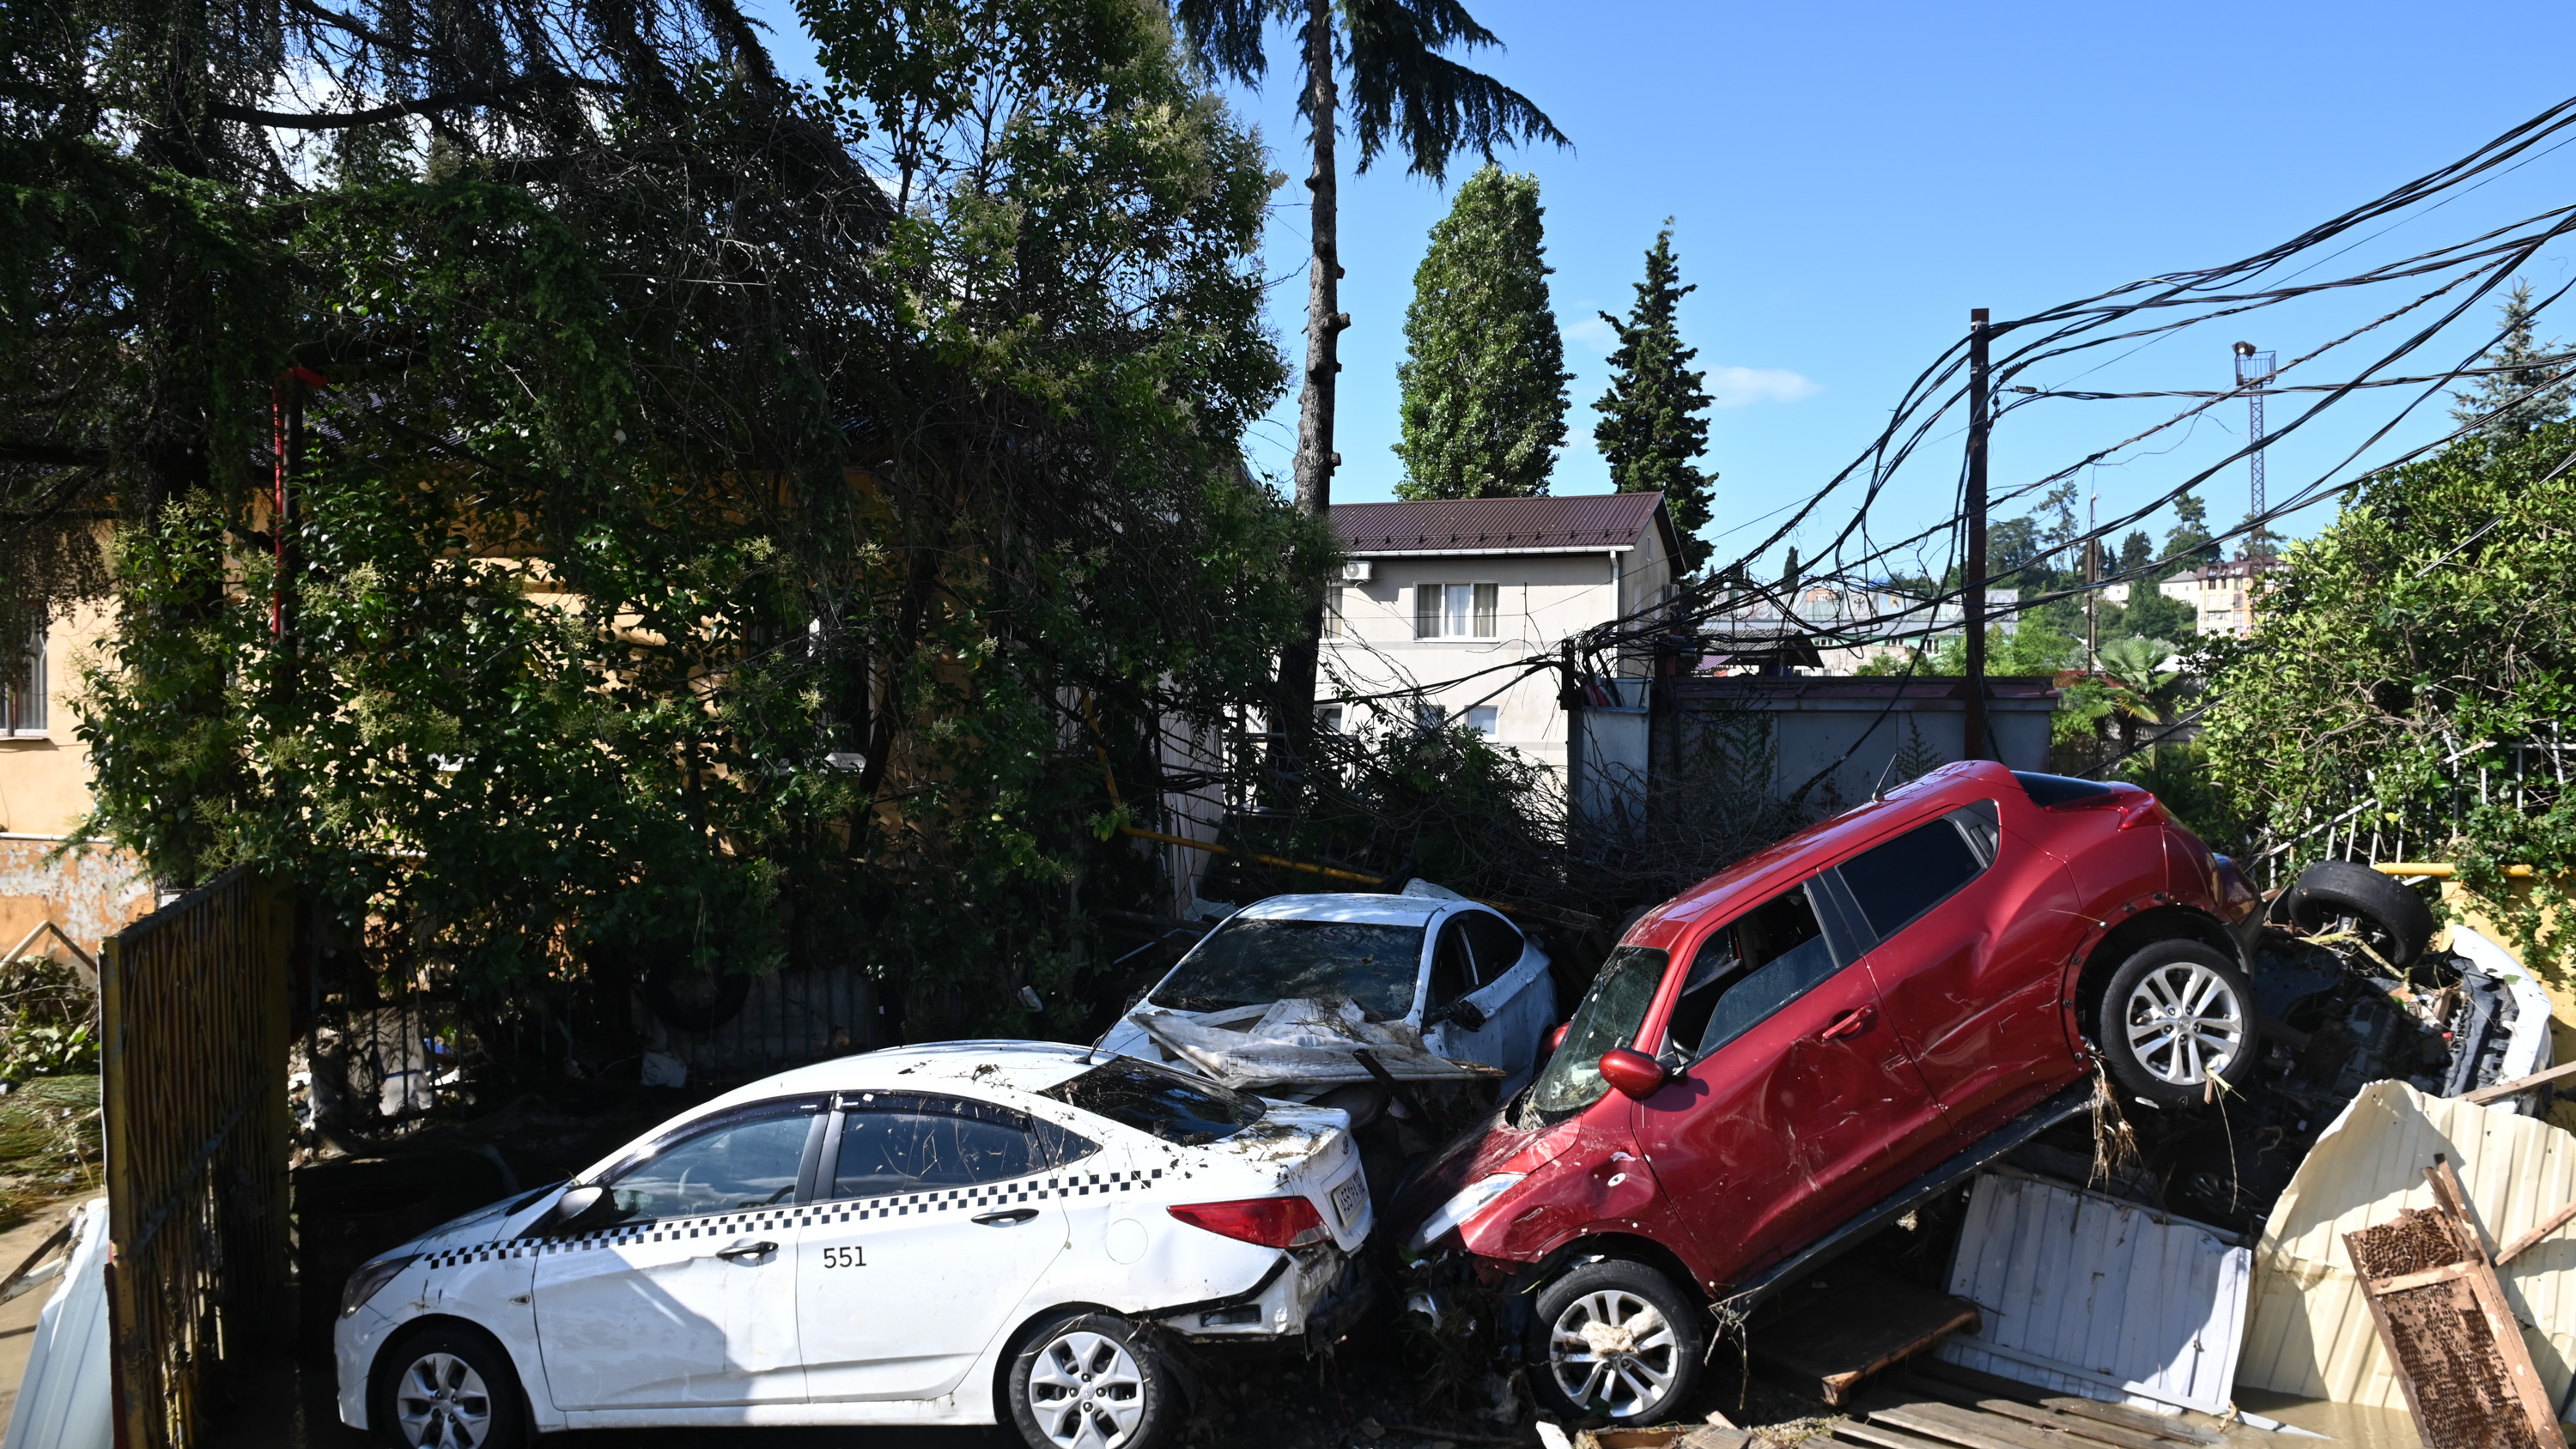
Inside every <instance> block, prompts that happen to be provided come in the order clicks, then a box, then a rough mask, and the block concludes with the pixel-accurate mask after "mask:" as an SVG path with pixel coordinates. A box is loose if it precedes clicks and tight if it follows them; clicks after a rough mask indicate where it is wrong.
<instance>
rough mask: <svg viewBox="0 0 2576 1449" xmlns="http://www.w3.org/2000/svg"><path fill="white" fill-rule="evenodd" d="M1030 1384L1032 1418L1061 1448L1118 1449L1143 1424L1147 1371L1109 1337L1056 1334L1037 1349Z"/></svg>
mask: <svg viewBox="0 0 2576 1449" xmlns="http://www.w3.org/2000/svg"><path fill="white" fill-rule="evenodd" d="M1028 1385H1029V1386H1028V1396H1029V1413H1030V1417H1031V1418H1033V1419H1035V1420H1036V1421H1037V1425H1038V1428H1039V1430H1040V1431H1041V1432H1043V1433H1044V1434H1045V1435H1046V1437H1047V1439H1048V1440H1049V1441H1050V1442H1052V1443H1054V1444H1056V1445H1058V1446H1060V1449H1120V1446H1122V1445H1124V1444H1126V1443H1127V1442H1128V1441H1129V1440H1131V1439H1133V1438H1134V1437H1135V1434H1136V1427H1137V1425H1138V1424H1140V1423H1142V1422H1143V1421H1144V1417H1145V1374H1144V1371H1143V1370H1142V1369H1140V1368H1139V1367H1138V1366H1137V1363H1136V1360H1135V1358H1134V1357H1133V1356H1132V1355H1130V1354H1129V1353H1128V1352H1127V1346H1126V1345H1125V1344H1122V1343H1120V1342H1118V1341H1117V1340H1116V1339H1113V1338H1110V1337H1108V1336H1107V1335H1105V1334H1099V1333H1094V1332H1091V1331H1089V1330H1088V1329H1082V1328H1074V1329H1071V1330H1069V1331H1067V1332H1063V1333H1060V1334H1058V1335H1057V1336H1056V1337H1055V1338H1054V1339H1053V1340H1052V1341H1050V1342H1049V1343H1048V1344H1047V1345H1046V1346H1045V1347H1044V1348H1041V1349H1039V1350H1038V1354H1037V1361H1036V1362H1035V1363H1034V1364H1032V1365H1031V1366H1030V1369H1029V1380H1028Z"/></svg>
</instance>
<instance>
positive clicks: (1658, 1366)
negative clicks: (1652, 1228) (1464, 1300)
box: [1529, 1258, 1708, 1424]
mask: <svg viewBox="0 0 2576 1449" xmlns="http://www.w3.org/2000/svg"><path fill="white" fill-rule="evenodd" d="M1536 1308H1537V1310H1538V1311H1537V1314H1536V1321H1535V1322H1534V1323H1533V1324H1532V1325H1531V1335H1530V1337H1531V1342H1530V1345H1529V1347H1530V1355H1529V1356H1530V1361H1531V1373H1530V1380H1531V1387H1532V1388H1533V1389H1534V1390H1535V1391H1536V1392H1537V1394H1538V1401H1539V1405H1540V1407H1542V1408H1544V1409H1546V1410H1548V1411H1550V1412H1551V1413H1553V1414H1555V1415H1556V1416H1558V1417H1560V1418H1565V1419H1570V1420H1574V1421H1577V1422H1580V1421H1582V1420H1585V1419H1613V1420H1616V1421H1618V1422H1620V1423H1623V1424H1653V1423H1659V1422H1661V1421H1663V1420H1665V1419H1668V1418H1671V1417H1672V1416H1673V1413H1674V1412H1675V1411H1676V1410H1678V1409H1679V1408H1680V1407H1681V1405H1682V1401H1683V1400H1684V1399H1687V1398H1688V1397H1689V1396H1690V1391H1691V1386H1692V1385H1693V1384H1694V1383H1695V1382H1697V1380H1698V1378H1699V1364H1700V1358H1701V1356H1702V1355H1703V1354H1704V1353H1705V1352H1706V1351H1707V1348H1708V1335H1707V1333H1706V1332H1705V1330H1703V1329H1702V1327H1701V1320H1702V1319H1703V1318H1704V1317H1705V1316H1706V1312H1707V1310H1706V1309H1704V1308H1702V1307H1701V1306H1700V1304H1699V1302H1698V1300H1697V1299H1695V1298H1693V1297H1692V1296H1691V1295H1690V1294H1689V1293H1688V1292H1685V1291H1684V1290H1683V1289H1682V1288H1680V1287H1679V1286H1678V1285H1676V1284H1675V1283H1674V1282H1673V1281H1672V1280H1671V1279H1670V1278H1667V1277H1665V1276H1664V1275H1663V1274H1662V1273H1659V1272H1657V1271H1656V1270H1654V1269H1652V1268H1649V1267H1647V1266H1646V1265H1645V1264H1643V1263H1638V1262H1633V1261H1630V1260H1628V1259H1625V1258H1603V1259H1599V1260H1596V1261H1594V1262H1590V1263H1584V1264H1580V1265H1578V1266H1576V1267H1575V1268H1574V1269H1573V1270H1572V1271H1571V1272H1568V1273H1566V1274H1565V1275H1564V1276H1562V1277H1560V1278H1558V1279H1557V1280H1556V1281H1555V1282H1553V1283H1550V1284H1549V1285H1547V1287H1546V1289H1545V1290H1544V1291H1542V1292H1541V1293H1540V1294H1539V1295H1538V1303H1537V1304H1536Z"/></svg>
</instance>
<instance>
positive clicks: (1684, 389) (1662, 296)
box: [1592, 217, 1717, 573]
mask: <svg viewBox="0 0 2576 1449" xmlns="http://www.w3.org/2000/svg"><path fill="white" fill-rule="evenodd" d="M1681 275H1682V274H1681V263H1680V262H1679V261H1678V260H1676V259H1675V258H1674V256H1673V224H1672V219H1671V218H1670V217H1666V218H1665V219H1664V229H1663V230H1662V231H1660V232H1657V233H1656V234H1655V244H1654V246H1653V247H1652V248H1650V249H1649V250H1648V251H1647V252H1646V279H1645V280H1644V281H1642V282H1639V283H1638V284H1637V305H1636V306H1635V307H1634V308H1632V309H1630V311H1629V313H1628V317H1627V320H1625V321H1622V320H1620V319H1619V318H1616V317H1613V316H1611V315H1610V314H1609V313H1607V312H1604V313H1602V314H1601V320H1602V321H1604V322H1607V323H1609V324H1610V325H1611V326H1612V327H1613V328H1615V329H1617V331H1618V333H1619V350H1618V351H1616V352H1613V353H1611V354H1610V365H1611V366H1612V367H1614V368H1616V369H1618V372H1617V374H1616V375H1615V376H1613V377H1612V378H1611V379H1610V390H1609V391H1608V392H1606V393H1603V394H1602V395H1601V400H1600V401H1599V402H1596V403H1594V404H1593V405H1592V406H1593V409H1594V410H1595V411H1597V412H1599V413H1600V414H1601V421H1600V423H1599V424H1598V425H1596V426H1595V427H1594V428H1593V429H1592V438H1593V441H1594V442H1596V443H1598V444H1600V446H1601V456H1602V457H1603V458H1605V459H1607V460H1608V461H1609V464H1610V481H1611V482H1612V483H1614V484H1616V485H1617V486H1618V489H1619V491H1620V492H1622V493H1661V494H1663V495H1664V506H1665V507H1666V508H1669V509H1671V510H1672V515H1673V529H1674V531H1675V532H1677V533H1679V534H1680V535H1681V540H1682V555H1681V559H1680V563H1681V567H1682V570H1683V571H1684V572H1686V573H1696V572H1698V571H1699V569H1700V567H1701V565H1703V564H1705V563H1707V562H1708V556H1709V551H1710V549H1709V545H1708V544H1707V543H1705V542H1703V541H1702V540H1701V538H1700V536H1699V531H1700V529H1701V528H1702V527H1703V526H1705V525H1706V524H1707V523H1708V519H1709V505H1710V494H1711V493H1712V492H1713V491H1714V485H1715V484H1716V482H1717V475H1716V474H1715V473H1710V472H1706V471H1703V470H1702V469H1701V468H1700V467H1699V466H1698V464H1697V463H1696V462H1694V461H1693V460H1694V459H1696V458H1698V457H1699V455H1700V454H1701V453H1703V452H1706V451H1707V450H1708V419H1707V417H1705V416H1704V414H1705V413H1706V412H1707V411H1708V392H1707V390H1706V389H1704V388H1703V387H1702V386H1701V383H1702V382H1704V381H1705V380H1706V378H1707V374H1706V373H1701V372H1693V371H1692V370H1691V367H1690V363H1691V359H1692V358H1695V357H1697V356H1699V349H1698V348H1696V347H1684V346H1682V337H1681V326H1680V311H1681V303H1682V298H1684V297H1686V296H1688V295H1690V294H1691V293H1692V292H1695V291H1697V290H1699V289H1698V288H1697V287H1685V286H1683V285H1682V284H1681Z"/></svg>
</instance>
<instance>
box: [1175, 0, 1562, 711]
mask: <svg viewBox="0 0 2576 1449" xmlns="http://www.w3.org/2000/svg"><path fill="white" fill-rule="evenodd" d="M1171 7H1172V15H1173V18H1174V19H1176V20H1177V21H1178V22H1179V23H1180V29H1181V34H1182V36H1183V38H1184V39H1185V40H1186V41H1187V42H1188V44H1189V45H1190V47H1191V48H1192V49H1193V50H1194V51H1196V53H1197V55H1198V57H1199V59H1200V61H1201V62H1202V63H1203V64H1204V65H1206V66H1207V67H1208V69H1209V70H1210V71H1212V72H1213V73H1215V74H1217V75H1221V76H1227V77H1231V78H1232V79H1234V80H1237V81H1241V82H1243V83H1244V84H1246V85H1255V86H1257V85H1259V84H1260V83H1261V81H1262V79H1263V77H1264V76H1265V75H1266V74H1267V73H1268V71H1269V69H1270V59H1269V53H1268V49H1267V45H1266V37H1267V33H1268V31H1269V27H1270V24H1271V22H1272V21H1274V20H1276V21H1279V22H1281V23H1284V24H1288V25H1291V26H1293V27H1294V29H1295V31H1296V35H1297V62H1296V65H1297V74H1298V88H1297V114H1298V117H1299V118H1300V119H1302V120H1303V121H1304V122H1305V123H1306V136H1307V147H1308V150H1309V153H1310V155H1311V157H1312V162H1313V165H1312V169H1311V170H1310V171H1309V173H1308V175H1307V178H1306V189H1307V192H1308V202H1309V208H1308V216H1309V227H1310V231H1309V235H1310V237H1311V238H1312V257H1311V260H1310V262H1309V264H1308V267H1307V271H1306V365H1305V369H1304V371H1303V373H1302V374H1301V389H1300V391H1299V393H1298V403H1297V463H1296V468H1297V506H1298V507H1299V508H1301V509H1303V510H1305V511H1306V513H1307V514H1308V515H1309V516H1311V517H1313V518H1314V519H1316V520H1317V521H1318V522H1320V521H1321V520H1322V519H1323V518H1324V517H1325V515H1326V514H1327V513H1328V512H1329V511H1330V510H1331V507H1332V502H1333V470H1334V469H1335V468H1337V467H1339V466H1340V465H1341V454H1339V453H1337V452H1335V451H1333V404H1334V398H1335V393H1336V389H1337V384H1338V376H1339V374H1340V372H1341V370H1342V368H1341V362H1340V350H1341V335H1342V332H1343V330H1344V329H1345V328H1347V327H1349V326H1350V325H1351V318H1350V314H1349V313H1347V312H1344V311H1342V310H1341V279H1342V274H1343V267H1342V248H1341V189H1340V173H1339V170H1338V169H1337V167H1338V163H1337V162H1336V160H1335V142H1336V140H1337V139H1338V137H1339V134H1340V122H1341V111H1342V107H1343V96H1342V79H1343V77H1344V76H1347V77H1349V86H1350V97H1349V109H1350V121H1351V132H1352V135H1353V138H1354V139H1355V140H1356V141H1357V142H1358V143H1359V151H1360V155H1359V167H1358V169H1359V170H1361V171H1366V170H1368V168H1369V166H1370V165H1371V164H1372V163H1373V162H1375V161H1376V160H1377V158H1378V157H1379V156H1380V155H1382V154H1384V153H1385V152H1386V151H1387V150H1388V149H1389V148H1394V149H1396V150H1399V151H1401V152H1402V153H1403V154H1404V156H1405V158H1406V161H1407V163H1408V165H1409V166H1410V168H1411V170H1412V171H1413V173H1414V174H1415V175H1418V176H1425V177H1429V178H1430V179H1431V180H1433V181H1440V180H1443V179H1445V178H1446V177H1447V175H1448V172H1449V163H1450V162H1451V161H1452V160H1454V159H1456V158H1457V157H1458V156H1459V155H1461V154H1462V153H1465V152H1469V151H1472V152H1475V153H1477V154H1479V155H1482V156H1484V157H1486V158H1487V159H1488V160H1490V159H1491V158H1492V156H1493V154H1494V149H1495V148H1496V147H1497V146H1501V145H1506V144H1510V143H1512V142H1514V141H1550V142H1554V143H1555V144H1557V145H1559V146H1564V145H1570V144H1572V143H1570V142H1569V141H1567V140H1566V138H1565V134H1564V133H1563V132H1562V131H1559V130H1558V129H1557V128H1556V123H1555V122H1554V121H1551V120H1549V119H1548V118H1547V114H1546V113H1545V112H1544V111H1541V110H1540V109H1539V108H1538V107H1537V106H1536V105H1533V104H1532V103H1531V102H1530V100H1529V98H1528V97H1527V96H1524V95H1522V94H1521V93H1520V92H1518V91H1516V90H1513V89H1512V88H1511V87H1509V86H1507V85H1504V84H1503V83H1502V82H1500V81H1498V80H1495V79H1494V78H1493V77H1492V76H1489V75H1486V74H1484V73H1483V72H1481V71H1476V70H1472V69H1470V68H1468V67H1467V66H1465V65H1463V64H1461V63H1460V62H1459V61H1458V60H1457V59H1456V58H1455V56H1454V55H1453V54H1452V52H1453V51H1474V50H1482V49H1488V48H1499V47H1500V46H1501V42H1500V41H1499V40H1497V39H1496V38H1495V37H1494V33H1493V32H1492V31H1490V30H1487V29H1486V28H1485V27H1484V26H1482V25H1480V24H1478V23H1477V22H1476V18H1475V17H1474V16H1473V15H1470V14H1468V13H1467V10H1466V7H1465V6H1464V5H1462V4H1460V3H1458V0H1302V3H1298V0H1171ZM1323 634H1324V599H1323V590H1322V588H1321V586H1320V585H1318V586H1317V588H1316V589H1315V595H1314V597H1313V598H1312V599H1311V600H1309V601H1308V603H1307V609H1306V616H1305V627H1304V632H1303V634H1302V635H1301V636H1300V637H1299V638H1297V639H1296V640H1294V641H1292V642H1291V643H1290V644H1289V646H1288V647H1287V648H1286V649H1285V650H1284V651H1283V652H1282V653H1281V654H1280V656H1279V682H1278V698H1279V701H1280V704H1279V709H1278V711H1277V713H1276V715H1275V719H1276V720H1277V721H1279V722H1280V723H1281V725H1282V726H1283V727H1284V728H1286V729H1287V730H1289V731H1291V732H1292V734H1293V733H1297V732H1303V731H1305V730H1306V729H1308V728H1309V727H1310V726H1311V723H1312V720H1311V715H1310V708H1311V702H1312V701H1313V699H1314V698H1315V662H1316V655H1317V651H1318V650H1319V648H1320V647H1321V646H1320V641H1321V640H1322V638H1323ZM1292 743H1293V740H1292Z"/></svg>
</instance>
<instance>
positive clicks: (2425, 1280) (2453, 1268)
mask: <svg viewBox="0 0 2576 1449" xmlns="http://www.w3.org/2000/svg"><path fill="white" fill-rule="evenodd" d="M2477 1270H2478V1265H2477V1264H2475V1263H2446V1264H2444V1265H2443V1266H2441V1267H2439V1268H2426V1269H2424V1270H2423V1271H2422V1272H2419V1273H2400V1274H2398V1275H2397V1276H2396V1277H2394V1278H2374V1279H2372V1280H2370V1291H2371V1292H2373V1293H2375V1294H2382V1295H2385V1294H2389V1293H2403V1292H2405V1291H2406V1290H2407V1289H2409V1288H2430V1287H2432V1286H2433V1285H2434V1284H2436V1283H2448V1282H2450V1281H2451V1280H2452V1279H2454V1278H2466V1277H2467V1276H2469V1275H2470V1274H2471V1273H2474V1272H2476V1271H2477Z"/></svg>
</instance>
